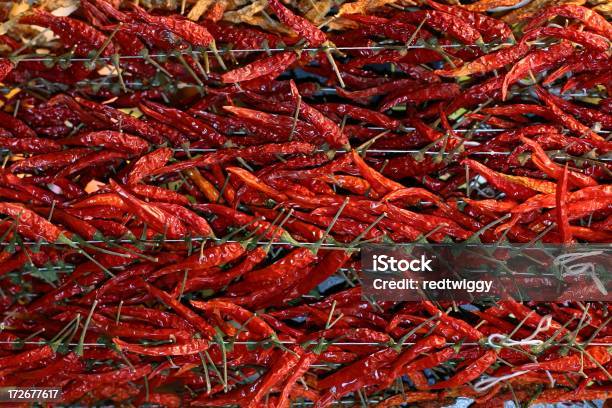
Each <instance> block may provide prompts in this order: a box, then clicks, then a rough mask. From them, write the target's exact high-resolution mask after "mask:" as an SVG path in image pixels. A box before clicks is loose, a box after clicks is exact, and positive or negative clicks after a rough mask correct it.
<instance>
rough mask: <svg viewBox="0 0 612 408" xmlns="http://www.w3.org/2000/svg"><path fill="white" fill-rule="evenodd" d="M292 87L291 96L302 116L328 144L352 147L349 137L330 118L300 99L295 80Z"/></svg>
mask: <svg viewBox="0 0 612 408" xmlns="http://www.w3.org/2000/svg"><path fill="white" fill-rule="evenodd" d="M290 85H291V96H292V98H293V101H294V102H295V104H296V105H298V106H299V113H300V115H301V116H302V117H304V118H305V119H306V120H307V121H308V122H310V123H312V125H313V126H314V127H315V128H316V129H317V130H318V131H320V132H321V135H322V136H323V137H324V138H325V140H326V141H327V143H329V145H330V146H331V147H344V148H348V146H350V145H349V141H348V138H347V136H346V135H345V134H344V133H343V132H342V130H341V129H340V128H339V127H338V126H337V125H336V124H335V123H334V122H332V121H331V120H330V119H329V118H327V117H326V116H324V115H323V114H322V113H321V112H319V111H318V110H316V109H315V108H313V107H312V106H310V105H308V104H307V103H306V102H304V101H302V100H301V99H298V98H300V94H299V91H298V88H297V87H296V86H295V83H294V82H293V80H291V81H290ZM298 101H299V103H298Z"/></svg>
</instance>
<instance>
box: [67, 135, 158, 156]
mask: <svg viewBox="0 0 612 408" xmlns="http://www.w3.org/2000/svg"><path fill="white" fill-rule="evenodd" d="M60 143H62V144H64V145H70V146H101V147H106V148H108V149H111V150H118V151H122V152H126V153H132V154H143V153H144V152H145V151H147V150H148V149H149V143H147V142H146V141H144V140H142V139H141V138H139V137H137V136H132V135H129V134H127V133H122V132H115V131H112V130H105V131H99V132H86V133H80V134H78V135H76V136H72V137H68V138H65V139H62V140H60Z"/></svg>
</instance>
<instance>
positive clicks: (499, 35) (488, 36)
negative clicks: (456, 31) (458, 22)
mask: <svg viewBox="0 0 612 408" xmlns="http://www.w3.org/2000/svg"><path fill="white" fill-rule="evenodd" d="M427 4H429V5H430V6H431V7H432V8H434V9H436V10H439V11H442V12H444V13H447V14H451V15H453V16H457V17H459V18H461V19H463V20H464V21H466V22H467V23H468V24H470V25H471V26H472V27H474V28H475V29H476V30H478V31H479V32H480V33H481V34H482V38H483V39H484V40H485V41H491V40H494V39H500V40H503V39H506V38H513V34H512V30H511V29H510V27H508V25H507V24H506V23H504V22H503V21H500V20H498V19H496V18H492V17H489V16H487V15H486V14H484V13H476V12H473V11H468V10H466V9H465V8H463V7H459V6H452V5H450V6H449V5H446V4H441V3H437V2H434V1H431V0H428V1H427Z"/></svg>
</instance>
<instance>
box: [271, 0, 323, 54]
mask: <svg viewBox="0 0 612 408" xmlns="http://www.w3.org/2000/svg"><path fill="white" fill-rule="evenodd" d="M268 6H270V8H271V9H272V10H274V14H276V17H278V19H279V20H280V21H281V22H283V23H285V24H286V25H288V26H289V27H291V29H293V30H294V31H295V32H296V33H297V34H298V35H299V36H300V37H302V38H304V39H306V41H308V43H309V44H310V46H312V47H318V46H319V45H321V44H323V43H324V42H326V41H327V36H326V35H325V33H324V32H323V31H321V30H319V29H318V28H317V27H316V26H314V25H313V24H312V23H311V22H310V21H308V20H306V19H305V18H304V17H301V16H298V15H296V14H294V13H293V12H292V11H291V10H289V9H288V8H287V7H285V6H284V5H283V4H282V3H281V2H280V1H279V0H269V1H268Z"/></svg>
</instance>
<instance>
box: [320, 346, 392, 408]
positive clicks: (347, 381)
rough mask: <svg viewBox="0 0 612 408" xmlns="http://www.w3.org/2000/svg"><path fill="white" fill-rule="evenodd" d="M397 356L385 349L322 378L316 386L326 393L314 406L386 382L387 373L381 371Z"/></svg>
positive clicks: (323, 404) (322, 405)
mask: <svg viewBox="0 0 612 408" xmlns="http://www.w3.org/2000/svg"><path fill="white" fill-rule="evenodd" d="M397 355H398V352H397V351H396V350H395V349H392V348H385V349H383V350H379V351H377V352H375V353H373V354H370V355H369V356H366V357H365V358H363V359H361V360H359V361H357V362H355V363H353V364H351V365H348V366H346V367H343V368H341V369H340V370H338V371H336V372H334V373H333V374H331V375H329V376H327V377H325V378H323V379H322V380H320V381H319V382H318V385H319V387H321V388H323V389H327V391H326V392H325V393H324V394H323V395H321V397H320V398H319V399H318V400H317V401H316V402H315V405H314V406H315V407H318V408H320V407H325V406H327V405H328V404H329V403H330V402H332V401H334V400H337V399H339V398H340V397H342V396H343V395H345V394H347V393H349V392H352V391H356V390H358V389H360V388H362V387H365V386H368V385H373V384H376V383H378V382H380V381H384V380H386V374H387V373H386V372H384V371H383V369H384V367H385V366H386V365H388V364H389V363H391V362H392V361H393V360H394V359H395V358H397Z"/></svg>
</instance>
